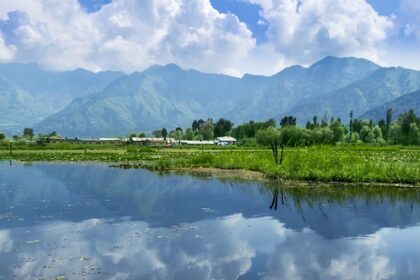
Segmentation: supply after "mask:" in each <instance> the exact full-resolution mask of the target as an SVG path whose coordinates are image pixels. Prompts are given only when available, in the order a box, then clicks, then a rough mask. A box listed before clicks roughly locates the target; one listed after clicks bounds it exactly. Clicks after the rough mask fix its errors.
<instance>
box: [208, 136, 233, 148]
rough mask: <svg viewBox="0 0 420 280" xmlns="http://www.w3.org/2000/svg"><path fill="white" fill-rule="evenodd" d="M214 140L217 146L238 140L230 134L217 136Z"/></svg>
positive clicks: (230, 143)
mask: <svg viewBox="0 0 420 280" xmlns="http://www.w3.org/2000/svg"><path fill="white" fill-rule="evenodd" d="M214 142H215V143H216V144H217V145H219V146H225V145H232V144H236V143H237V142H238V140H236V139H235V138H233V137H230V136H223V137H217V138H216V139H215V140H214Z"/></svg>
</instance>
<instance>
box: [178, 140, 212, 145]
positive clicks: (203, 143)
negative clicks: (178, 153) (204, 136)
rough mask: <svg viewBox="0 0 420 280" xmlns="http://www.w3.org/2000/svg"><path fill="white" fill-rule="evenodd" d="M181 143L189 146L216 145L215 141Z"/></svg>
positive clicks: (187, 141)
mask: <svg viewBox="0 0 420 280" xmlns="http://www.w3.org/2000/svg"><path fill="white" fill-rule="evenodd" d="M180 142H181V144H187V145H214V141H200V140H181V141H180ZM175 143H176V141H175Z"/></svg>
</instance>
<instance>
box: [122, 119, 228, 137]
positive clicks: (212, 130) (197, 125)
mask: <svg viewBox="0 0 420 280" xmlns="http://www.w3.org/2000/svg"><path fill="white" fill-rule="evenodd" d="M232 128H233V123H232V122H231V121H230V120H226V119H223V118H220V119H219V120H218V121H217V122H214V121H213V119H211V118H209V119H207V120H206V121H204V120H202V119H200V120H194V121H193V123H192V124H191V127H187V128H186V129H185V130H184V129H183V128H181V127H177V128H175V129H174V130H171V131H169V132H168V131H167V129H166V128H161V129H155V130H154V131H153V132H152V135H153V136H154V137H157V138H165V139H166V138H167V137H169V138H174V139H175V140H213V139H214V138H216V137H220V136H226V135H229V134H230V132H231V130H232ZM130 136H136V134H132V135H130ZM138 136H139V137H146V134H145V133H140V134H139V135H138Z"/></svg>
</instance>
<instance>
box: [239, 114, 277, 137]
mask: <svg viewBox="0 0 420 280" xmlns="http://www.w3.org/2000/svg"><path fill="white" fill-rule="evenodd" d="M270 126H271V127H276V121H275V120H274V119H269V120H267V121H265V122H254V121H250V122H248V123H244V124H241V125H239V126H237V127H235V128H234V129H233V130H232V133H231V134H232V136H233V137H235V138H236V139H238V140H242V139H245V138H255V136H256V134H257V131H259V130H261V129H265V128H268V127H270Z"/></svg>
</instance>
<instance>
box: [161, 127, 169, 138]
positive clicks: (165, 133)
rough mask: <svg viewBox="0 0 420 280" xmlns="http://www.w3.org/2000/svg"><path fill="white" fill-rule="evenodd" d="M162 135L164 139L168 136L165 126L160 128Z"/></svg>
mask: <svg viewBox="0 0 420 280" xmlns="http://www.w3.org/2000/svg"><path fill="white" fill-rule="evenodd" d="M162 137H163V139H165V140H166V137H168V131H167V130H166V128H162Z"/></svg>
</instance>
